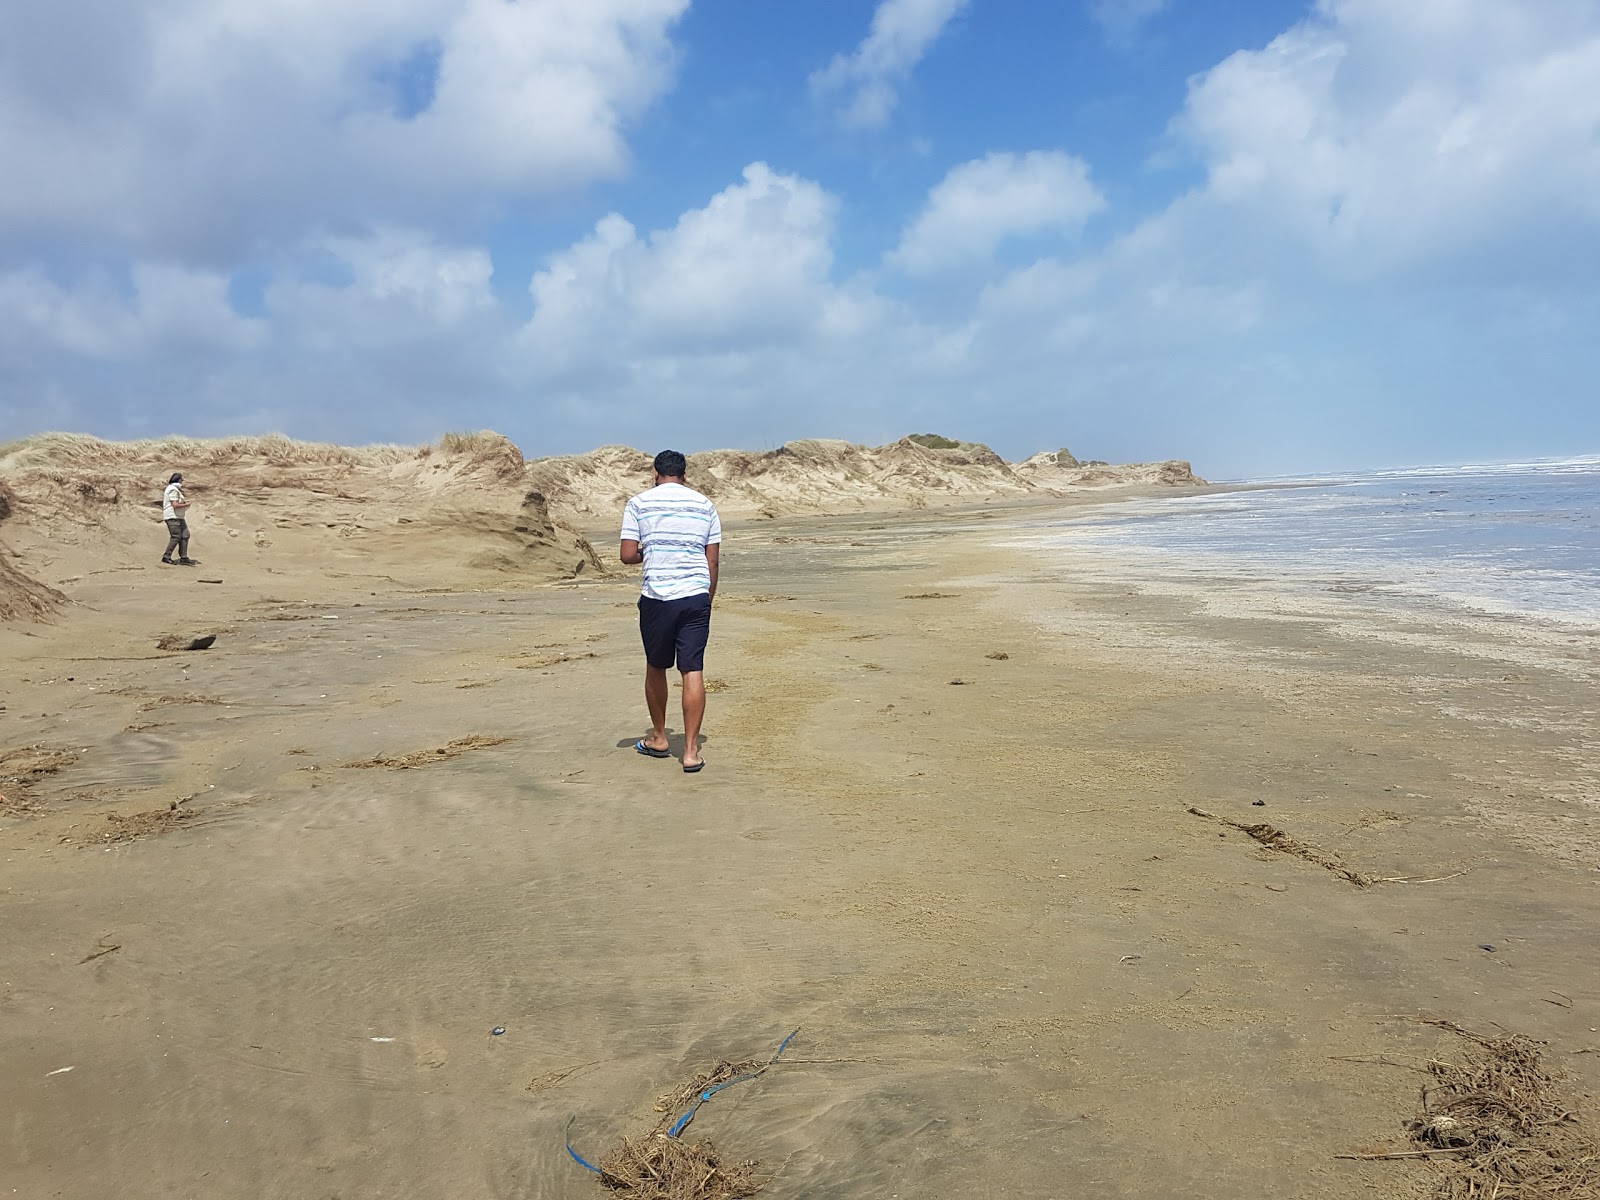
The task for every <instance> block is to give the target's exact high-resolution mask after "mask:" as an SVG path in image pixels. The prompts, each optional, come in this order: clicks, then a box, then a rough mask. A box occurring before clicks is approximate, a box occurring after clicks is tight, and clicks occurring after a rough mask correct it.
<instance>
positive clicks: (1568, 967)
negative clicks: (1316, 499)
mask: <svg viewBox="0 0 1600 1200" xmlns="http://www.w3.org/2000/svg"><path fill="white" fill-rule="evenodd" d="M691 482H692V480H691ZM1082 502H1084V503H1088V502H1091V501H1090V500H1088V499H1086V500H1084V501H1082ZM1066 503H1067V502H1066V501H1064V500H1063V499H1062V498H1060V497H1054V498H1050V499H1047V500H1045V499H1033V500H1027V501H1024V500H1016V501H1013V502H1011V503H1009V504H1006V505H989V506H988V508H989V510H990V511H984V510H982V508H981V507H970V506H969V507H965V508H957V509H951V510H948V511H941V512H929V511H922V512H905V511H900V512H887V511H886V512H865V513H861V514H853V515H849V516H837V517H831V518H830V517H792V518H785V519H780V520H762V519H759V518H757V517H747V518H743V519H735V520H732V521H730V522H729V526H728V540H727V544H726V546H725V550H724V557H723V563H724V567H723V571H724V576H723V578H724V586H723V591H722V592H721V594H719V596H718V599H717V606H716V612H715V618H714V626H713V635H712V648H711V652H710V654H709V655H708V660H707V662H708V666H707V675H708V680H709V681H710V687H711V690H712V693H713V694H712V695H711V697H710V708H709V712H708V717H707V723H706V742H705V745H704V753H705V757H706V760H707V763H708V767H707V769H706V771H705V772H704V773H703V774H702V775H700V776H697V777H690V776H685V775H684V774H683V773H682V772H681V771H680V770H679V769H678V766H677V764H676V763H675V762H671V761H656V760H651V759H647V758H644V757H641V756H639V755H636V754H633V753H631V752H630V750H629V749H628V747H630V746H631V744H632V741H633V739H634V738H636V737H638V736H640V734H641V733H642V732H643V731H644V728H645V724H646V723H645V719H644V712H643V704H642V701H641V698H640V695H639V691H640V670H641V664H640V657H641V656H640V652H639V649H638V644H637V630H636V623H635V614H634V606H633V604H634V596H635V595H636V591H637V585H636V581H635V579H634V577H633V575H632V572H630V571H627V570H624V569H621V568H619V567H616V566H613V565H611V558H612V557H613V555H614V551H613V550H612V545H611V542H610V541H608V540H607V539H608V538H609V537H614V534H612V533H610V532H609V526H606V525H605V523H603V522H601V521H599V520H598V519H596V520H595V521H594V522H593V526H592V528H589V529H587V530H586V531H585V532H587V533H588V534H589V536H590V540H591V541H593V543H594V545H595V546H596V547H597V548H598V552H599V554H600V555H601V557H602V559H603V560H604V562H605V569H604V571H603V572H602V571H597V570H595V569H593V568H592V567H590V568H587V569H583V570H580V571H578V572H577V574H576V576H575V577H572V578H556V579H549V580H541V581H522V580H518V579H516V578H515V577H507V576H500V577H496V578H495V579H493V580H489V579H487V578H485V577H478V576H472V577H471V578H470V579H469V580H467V581H466V582H467V584H470V586H465V585H464V584H463V582H462V579H461V576H460V575H459V573H456V574H452V572H450V571H447V570H445V569H443V568H441V569H439V570H437V571H434V572H432V574H431V576H430V574H429V572H428V571H427V570H425V569H424V567H423V565H422V564H420V563H418V562H417V561H416V559H415V558H414V557H407V555H406V551H405V548H404V546H403V545H402V546H399V547H397V548H396V549H394V550H393V551H392V552H391V553H390V557H388V558H385V559H372V560H363V561H360V562H356V561H351V562H342V561H341V562H338V563H336V564H334V566H333V567H331V568H330V567H329V566H328V564H327V562H326V560H321V561H319V560H318V559H317V558H316V557H314V556H313V555H312V554H311V553H310V551H309V550H304V551H303V550H297V549H296V548H295V546H294V544H293V543H292V542H291V543H286V545H287V547H288V548H287V549H282V547H280V549H282V553H281V554H280V555H279V557H276V558H272V557H270V556H269V557H263V558H259V559H256V558H252V559H251V560H250V565H245V564H244V549H243V547H244V545H245V544H247V543H248V541H249V538H248V536H246V537H245V538H243V539H236V543H235V544H236V546H238V547H239V548H238V549H237V550H236V549H235V548H233V547H230V546H229V545H228V544H227V543H223V544H222V545H217V544H216V542H215V541H213V542H212V544H210V545H207V544H206V543H205V542H204V541H202V540H201V539H199V538H198V537H197V540H196V546H195V553H196V554H197V556H199V557H200V558H201V559H202V560H203V566H202V567H201V568H200V569H198V570H197V571H195V572H192V573H190V574H183V573H181V572H179V571H178V570H175V569H165V568H161V567H159V566H158V565H156V564H155V563H154V562H153V561H152V562H150V563H149V564H148V565H144V564H141V563H120V562H119V563H116V564H109V565H107V566H106V567H105V569H104V571H103V572H102V573H98V574H96V573H94V572H93V571H87V572H85V573H84V574H82V575H81V576H80V577H78V578H76V579H74V580H73V581H72V582H66V581H65V580H63V579H62V578H60V577H59V572H57V577H56V578H51V577H50V575H49V574H48V572H46V573H44V574H42V575H37V577H39V578H42V579H43V581H44V582H45V583H47V584H50V585H51V586H54V587H57V588H59V589H60V590H62V591H63V592H65V593H66V594H67V595H69V596H70V598H71V600H72V601H73V602H74V603H73V604H72V605H71V606H70V607H67V608H65V609H62V610H61V611H60V612H59V614H58V615H57V616H56V617H55V618H54V619H53V620H52V621H48V622H43V623H34V622H23V621H15V622H10V623H6V624H4V625H0V658H3V661H4V663H5V664H6V666H5V671H6V676H7V680H6V686H5V688H4V696H3V700H0V703H3V705H4V711H3V712H0V722H3V727H4V730H5V733H4V737H3V739H0V754H3V755H4V758H3V760H0V794H3V795H4V796H5V797H6V800H5V804H4V807H3V808H0V870H3V875H0V1028H3V1029H4V1031H5V1036H4V1038H3V1039H0V1112H3V1113H4V1114H5V1119H4V1124H3V1127H0V1183H3V1184H4V1185H5V1187H4V1188H3V1189H0V1191H3V1192H4V1193H5V1194H15V1195H18V1196H23V1197H66V1198H80V1197H81V1198H84V1200H90V1198H93V1200H100V1198H102V1197H106V1196H118V1197H125V1198H130V1200H131V1198H144V1197H150V1198H156V1197H161V1198H180V1197H194V1198H196V1200H199V1198H230V1197H240V1198H244V1197H251V1198H257V1197H284V1198H290V1197H294V1198H301V1197H329V1198H331V1197H339V1198H341V1200H367V1198H376V1197H411V1196H418V1197H420V1196H452V1197H458V1198H462V1200H466V1198H474V1197H485V1198H488V1197H495V1198H506V1197H517V1198H524V1197H526V1198H532V1197H552V1198H553V1197H581V1196H586V1195H588V1196H593V1195H599V1194H602V1192H601V1190H600V1188H599V1187H598V1185H597V1181H596V1179H595V1177H594V1176H593V1175H591V1174H589V1173H588V1172H586V1171H585V1170H583V1169H582V1168H581V1167H580V1166H578V1165H577V1164H576V1163H575V1162H574V1161H573V1160H572V1159H571V1158H570V1157H569V1156H568V1154H567V1151H566V1149H565V1140H564V1139H565V1136H566V1133H567V1131H568V1123H569V1119H570V1121H571V1126H570V1136H571V1139H572V1144H573V1147H574V1148H575V1149H576V1150H577V1151H578V1152H579V1153H580V1154H582V1155H584V1156H585V1157H587V1158H590V1159H591V1160H593V1159H594V1158H597V1157H599V1156H601V1155H604V1154H605V1153H607V1152H608V1151H609V1150H610V1148H611V1147H612V1146H614V1145H615V1144H616V1143H617V1141H618V1139H619V1138H620V1137H622V1136H624V1135H626V1136H629V1137H635V1136H639V1135H640V1134H643V1133H647V1132H648V1131H649V1130H650V1129H651V1127H652V1126H653V1125H654V1124H655V1123H656V1122H657V1121H658V1120H659V1119H660V1114H659V1113H657V1112H655V1111H654V1110H653V1108H652V1103H653V1101H654V1100H655V1098H656V1097H657V1096H658V1095H659V1094H661V1093H663V1092H667V1091H670V1090H671V1089H672V1088H674V1087H675V1086H677V1085H678V1084H679V1083H681V1082H682V1081H683V1080H685V1079H687V1078H690V1077H692V1076H693V1075H694V1074H695V1073H696V1072H699V1071H703V1070H706V1069H708V1068H709V1067H710V1066H711V1065H712V1064H714V1063H716V1062H717V1061H718V1060H722V1059H730V1060H742V1059H743V1060H749V1059H764V1058H766V1057H767V1056H769V1055H770V1054H771V1053H772V1051H773V1050H774V1049H775V1048H776V1047H777V1045H778V1043H779V1042H780V1041H781V1040H782V1039H783V1038H784V1037H785V1035H787V1034H788V1033H789V1032H790V1031H791V1030H793V1029H796V1028H798V1029H799V1030H800V1032H799V1035H798V1036H797V1037H796V1038H795V1040H794V1041H793V1042H792V1043H791V1044H790V1046H789V1048H788V1049H787V1051H786V1052H785V1055H784V1057H783V1059H781V1060H780V1062H779V1064H778V1065H777V1066H776V1067H774V1068H773V1069H772V1070H771V1071H769V1072H768V1073H767V1074H765V1075H764V1076H762V1077H761V1078H760V1079H758V1080H755V1081H751V1082H748V1083H745V1084H742V1085H740V1086H738V1087H736V1088H733V1089H729V1090H728V1091H726V1092H725V1093H721V1094H719V1095H717V1096H715V1097H714V1098H713V1099H712V1100H710V1101H709V1102H707V1103H706V1104H705V1106H704V1107H703V1108H702V1109H701V1110H700V1111H699V1114H698V1116H697V1117H696V1119H695V1121H694V1124H693V1125H692V1126H691V1127H690V1132H691V1133H692V1134H694V1135H696V1136H701V1137H709V1138H711V1139H712V1140H713V1141H714V1142H715V1143H716V1145H717V1146H718V1148H719V1149H720V1150H722V1151H723V1152H724V1153H725V1154H727V1155H729V1156H731V1157H732V1158H735V1159H745V1158H751V1159H757V1160H759V1161H760V1163H761V1164H762V1170H763V1172H764V1173H768V1174H770V1175H771V1176H772V1178H771V1182H770V1184H769V1185H768V1188H767V1190H766V1192H765V1193H764V1195H767V1196H770V1197H773V1198H774V1200H777V1198H781V1197H801V1196H804V1197H865V1196H882V1197H892V1196H900V1197H977V1196H985V1197H987V1196H995V1197H998V1196H1019V1197H1020V1196H1029V1197H1032V1196H1040V1197H1043V1196H1096V1197H1129V1198H1134V1197H1141V1198H1143V1197H1157V1196H1173V1197H1177V1196H1195V1197H1198V1196H1204V1197H1219V1198H1220V1197H1239V1198H1244V1197H1251V1198H1255V1197H1261V1196H1274V1197H1307V1198H1310V1197H1327V1196H1335V1195H1340V1196H1366V1195H1377V1196H1415V1195H1427V1194H1429V1189H1430V1188H1431V1187H1433V1186H1434V1185H1435V1184H1436V1183H1437V1181H1438V1178H1439V1177H1440V1176H1439V1173H1440V1172H1443V1171H1446V1170H1448V1169H1449V1166H1448V1163H1447V1162H1444V1161H1441V1160H1440V1159H1438V1158H1429V1157H1426V1156H1418V1157H1413V1158H1406V1159H1396V1160H1379V1161H1361V1160H1356V1159H1345V1158H1338V1157H1336V1156H1337V1155H1341V1154H1361V1153H1367V1154H1382V1153H1391V1152H1392V1153H1409V1152H1413V1151H1414V1150H1415V1145H1414V1143H1413V1142H1412V1141H1410V1140H1409V1139H1408V1137H1407V1134H1406V1123H1407V1122H1408V1121H1410V1120H1411V1119H1413V1118H1414V1117H1415V1116H1416V1115H1417V1114H1418V1111H1419V1099H1418V1089H1419V1084H1420V1083H1421V1081H1422V1079H1423V1076H1422V1075H1420V1074H1419V1068H1420V1066H1421V1064H1424V1063H1426V1062H1427V1061H1428V1060H1429V1058H1430V1057H1433V1056H1438V1057H1441V1058H1446V1059H1448V1058H1452V1057H1458V1056H1460V1055H1461V1054H1462V1053H1464V1052H1465V1051H1467V1050H1470V1049H1471V1048H1472V1046H1471V1044H1470V1043H1468V1042H1467V1041H1466V1040H1465V1039H1463V1037H1462V1036H1461V1034H1460V1033H1458V1032H1455V1031H1453V1030H1452V1029H1451V1028H1449V1026H1450V1025H1456V1026H1459V1027H1460V1028H1462V1029H1465V1030H1470V1031H1479V1032H1483V1033H1486V1034H1493V1035H1501V1034H1511V1033H1515V1034H1524V1035H1527V1036H1529V1037H1531V1038H1534V1039H1538V1040H1539V1041H1542V1042H1544V1043H1547V1044H1546V1045H1545V1046H1543V1047H1542V1053H1543V1055H1544V1061H1545V1064H1546V1066H1548V1067H1549V1068H1550V1069H1551V1070H1552V1071H1553V1072H1557V1073H1561V1074H1564V1075H1565V1077H1566V1078H1565V1082H1564V1083H1563V1084H1562V1087H1563V1088H1564V1089H1565V1090H1564V1092H1563V1095H1564V1096H1565V1097H1566V1098H1567V1099H1568V1100H1570V1102H1571V1103H1572V1105H1573V1106H1574V1107H1575V1108H1576V1109H1577V1110H1578V1111H1579V1112H1580V1113H1582V1114H1583V1115H1582V1118H1581V1120H1582V1122H1583V1123H1584V1124H1583V1125H1582V1127H1583V1128H1586V1129H1588V1130H1592V1129H1593V1128H1594V1125H1593V1120H1594V1118H1593V1102H1592V1101H1591V1100H1589V1099H1588V1097H1587V1093H1588V1092H1589V1091H1591V1090H1593V1089H1594V1088H1595V1087H1596V1086H1597V1085H1600V1033H1597V1032H1596V1027H1600V953H1597V952H1596V949H1595V929H1596V918H1597V916H1600V826H1597V822H1600V809H1597V806H1596V795H1597V791H1596V783H1597V779H1596V776H1597V771H1600V767H1597V761H1600V760H1597V755H1596V745H1595V737H1596V735H1595V729H1596V701H1595V690H1594V682H1595V678H1596V675H1597V673H1600V638H1596V637H1595V636H1593V635H1592V633H1586V632H1583V631H1580V630H1577V629H1570V630H1563V629H1559V628H1555V627H1543V626H1540V627H1535V626H1529V625H1522V624H1518V623H1516V622H1513V621H1509V620H1498V621H1497V620H1489V619H1484V620H1482V621H1478V622H1466V621H1462V622H1454V623H1450V622H1444V621H1436V622H1428V621H1424V620H1423V619H1421V618H1420V617H1416V616H1414V615H1413V616H1405V615H1401V614H1394V613H1386V612H1385V611H1384V610H1381V609H1378V608H1374V607H1371V606H1363V605H1361V604H1359V603H1357V602H1356V600H1355V599H1354V598H1351V597H1348V596H1341V595H1339V594H1337V593H1334V592H1329V593H1328V594H1327V595H1326V596H1325V598H1323V599H1321V600H1318V601H1317V602H1315V603H1310V602H1307V601H1306V600H1304V598H1301V599H1297V600H1292V599H1290V598H1287V597H1285V596H1283V595H1280V594H1277V593H1275V592H1272V591H1271V590H1270V589H1264V588H1262V587H1260V586H1258V585H1251V584H1247V583H1245V582H1242V581H1238V580H1229V579H1218V578H1194V577H1188V576H1184V575H1182V574H1180V573H1175V572H1169V573H1167V574H1162V573H1160V572H1156V571H1153V569H1151V568H1148V567H1146V568H1142V569H1141V571H1140V572H1135V571H1133V570H1131V569H1128V568H1127V567H1126V564H1119V563H1117V562H1109V561H1104V560H1100V561H1096V560H1092V559H1082V558H1074V557H1073V556H1070V555H1066V554H1062V553H1059V552H1056V551H1048V552H1047V551H1044V550H1041V549H1039V548H1037V547H1030V545H1029V544H1028V538H1029V537H1030V536H1031V535H1030V531H1029V528H1028V527H1027V526H1028V525H1029V523H1032V522H1038V521H1041V520H1046V519H1051V520H1053V519H1057V518H1058V517H1059V515H1060V514H1061V512H1062V511H1063V506H1064V505H1065V504H1066ZM428 544H429V545H436V544H440V543H437V542H430V543H428ZM563 545H564V546H566V545H567V543H563ZM562 552H563V553H566V554H569V555H570V554H572V553H573V551H572V550H571V549H570V546H568V548H567V549H564V550H563V551H562ZM252 553H253V550H252ZM149 557H150V558H152V559H153V557H154V555H153V554H152V555H150V556H149ZM574 561H575V562H576V559H574ZM260 564H270V569H269V567H268V566H267V565H260ZM201 577H203V578H208V579H209V578H220V579H222V581H223V582H221V583H220V584H209V585H208V584H202V583H201V582H199V579H200V578H201ZM397 577H398V578H397ZM188 633H194V634H201V633H215V634H217V641H216V643H215V645H214V646H212V647H211V648H210V649H208V650H204V651H191V652H186V651H182V650H162V649H159V648H158V645H157V643H158V640H159V639H160V638H162V637H163V636H173V635H176V636H178V637H179V638H180V639H181V637H182V636H183V635H185V634H188ZM674 703H675V701H674ZM672 724H673V725H674V726H676V724H677V721H676V718H674V720H673V722H672ZM1191 810H1199V812H1198V813H1197V812H1195V811H1191ZM1262 824H1268V825H1270V826H1271V827H1272V828H1273V830H1275V831H1276V832H1277V834H1279V835H1281V836H1277V837H1274V836H1273V835H1270V834H1263V833H1262V832H1261V830H1260V829H1259V828H1257V829H1256V831H1255V836H1253V835H1252V833H1251V832H1248V831H1246V830H1245V829H1244V828H1242V827H1244V826H1252V827H1256V826H1260V825H1262ZM1430 1021H1433V1022H1443V1023H1445V1024H1443V1025H1441V1024H1430V1023H1428V1022H1430ZM493 1030H503V1032H501V1033H494V1032H492V1031H493ZM1443 1157H1444V1158H1446V1159H1447V1158H1448V1157H1449V1156H1443Z"/></svg>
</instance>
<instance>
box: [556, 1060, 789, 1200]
mask: <svg viewBox="0 0 1600 1200" xmlns="http://www.w3.org/2000/svg"><path fill="white" fill-rule="evenodd" d="M799 1033H800V1031H799V1030H798V1029H796V1030H794V1031H793V1032H792V1033H790V1034H789V1036H788V1037H786V1038H784V1039H783V1041H782V1042H780V1043H778V1048H777V1050H775V1051H774V1052H773V1055H772V1057H771V1058H769V1059H767V1060H766V1061H765V1062H762V1061H760V1060H756V1059H750V1060H746V1061H743V1062H731V1061H728V1060H726V1059H724V1060H723V1061H721V1062H719V1063H717V1064H716V1065H715V1066H713V1067H712V1068H711V1069H710V1070H709V1071H703V1072H701V1073H700V1074H698V1075H695V1076H693V1077H692V1078H691V1079H689V1080H687V1081H685V1082H684V1083H682V1084H680V1085H679V1086H678V1087H676V1088H674V1089H673V1090H672V1091H670V1092H665V1093H663V1094H662V1095H661V1096H659V1097H657V1099H656V1103H655V1109H656V1111H657V1112H659V1113H662V1114H664V1115H663V1116H662V1118H661V1120H659V1121H658V1122H656V1125H655V1127H654V1128H653V1129H652V1130H651V1131H650V1132H649V1133H648V1134H646V1135H645V1136H644V1137H641V1138H637V1139H632V1138H628V1137H623V1138H622V1141H621V1145H619V1146H618V1147H617V1148H616V1150H614V1151H612V1153H611V1154H610V1155H609V1156H607V1157H606V1158H604V1159H602V1160H601V1161H600V1163H599V1165H596V1164H594V1163H591V1162H589V1161H588V1160H587V1159H585V1158H583V1157H582V1156H581V1155H579V1153H578V1152H577V1151H576V1150H574V1149H573V1148H572V1123H573V1118H568V1120H567V1138H566V1150H567V1153H568V1155H570V1156H571V1158H572V1161H573V1162H575V1163H577V1164H578V1165H579V1166H580V1167H583V1168H584V1169H585V1170H587V1171H591V1172H593V1173H594V1174H595V1175H597V1176H599V1182H600V1183H601V1184H602V1185H603V1186H605V1187H607V1188H610V1189H611V1190H612V1191H617V1192H627V1193H628V1194H629V1195H630V1196H636V1197H639V1198H640V1200H737V1198H738V1197H743V1196H754V1195H755V1194H756V1193H757V1192H759V1191H761V1189H762V1188H764V1187H765V1186H766V1184H767V1182H768V1181H767V1179H765V1178H762V1177H761V1175H760V1174H758V1172H759V1170H760V1166H761V1164H760V1163H759V1162H757V1161H756V1160H754V1159H747V1160H744V1161H742V1162H735V1161H731V1160H729V1159H727V1158H725V1157H723V1155H722V1154H721V1153H720V1152H719V1151H718V1150H717V1149H716V1147H715V1146H713V1145H712V1144H711V1141H710V1139H709V1138H702V1139H701V1140H699V1141H696V1142H686V1141H683V1140H681V1139H680V1138H679V1136H678V1135H679V1134H680V1133H682V1132H683V1130H684V1127H685V1126H687V1125H688V1124H689V1122H690V1121H692V1120H694V1116H695V1113H696V1112H698V1111H699V1109H700V1106H701V1105H702V1104H704V1103H705V1102H706V1101H708V1100H710V1099H711V1097H712V1096H715V1095H716V1094H717V1093H718V1092H720V1091H723V1090H724V1089H726V1088H730V1087H732V1086H733V1085H734V1084H736V1083H744V1082H746V1081H748V1080H751V1079H757V1078H759V1077H760V1076H762V1075H764V1074H765V1073H766V1072H767V1071H768V1069H770V1068H771V1067H772V1066H773V1065H774V1064H775V1063H776V1062H777V1061H778V1059H779V1057H780V1056H781V1055H782V1054H783V1052H784V1051H785V1050H787V1049H788V1047H789V1043H790V1042H792V1041H794V1039H795V1037H796V1036H798V1034H799ZM685 1106H687V1109H686V1111H684V1112H683V1115H682V1116H679V1117H678V1118H677V1119H676V1120H674V1119H673V1114H674V1113H676V1112H678V1111H679V1110H680V1109H684V1108H685Z"/></svg>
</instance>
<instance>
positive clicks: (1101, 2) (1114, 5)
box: [1089, 0, 1169, 46]
mask: <svg viewBox="0 0 1600 1200" xmlns="http://www.w3.org/2000/svg"><path fill="white" fill-rule="evenodd" d="M1168 3H1169V0H1090V4H1089V16H1090V17H1091V18H1093V20H1094V23H1095V24H1096V25H1098V26H1100V28H1101V30H1102V31H1103V32H1104V33H1105V35H1106V40H1107V41H1108V42H1110V43H1111V44H1112V45H1114V46H1125V45H1127V44H1128V43H1129V42H1131V41H1133V39H1134V38H1135V37H1137V36H1138V34H1139V31H1140V30H1141V29H1143V28H1144V27H1145V25H1146V23H1148V22H1149V21H1150V20H1151V19H1152V18H1154V17H1156V16H1157V15H1159V14H1160V13H1162V12H1164V11H1165V10H1166V8H1167V5H1168Z"/></svg>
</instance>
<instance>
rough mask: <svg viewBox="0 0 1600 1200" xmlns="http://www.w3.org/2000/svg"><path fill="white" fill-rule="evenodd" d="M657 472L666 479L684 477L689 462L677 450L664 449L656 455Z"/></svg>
mask: <svg viewBox="0 0 1600 1200" xmlns="http://www.w3.org/2000/svg"><path fill="white" fill-rule="evenodd" d="M655 467H656V474H657V475H660V476H661V477H662V478H664V479H682V478H683V473H684V472H685V471H686V470H688V468H689V462H688V460H687V459H685V458H684V457H683V455H681V454H679V453H678V452H677V451H676V450H663V451H662V452H661V453H660V454H658V455H656V462H655Z"/></svg>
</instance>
